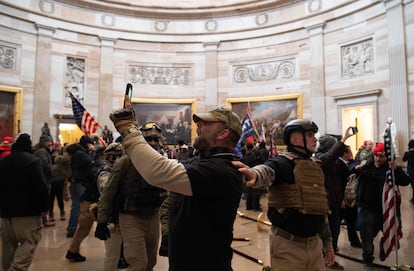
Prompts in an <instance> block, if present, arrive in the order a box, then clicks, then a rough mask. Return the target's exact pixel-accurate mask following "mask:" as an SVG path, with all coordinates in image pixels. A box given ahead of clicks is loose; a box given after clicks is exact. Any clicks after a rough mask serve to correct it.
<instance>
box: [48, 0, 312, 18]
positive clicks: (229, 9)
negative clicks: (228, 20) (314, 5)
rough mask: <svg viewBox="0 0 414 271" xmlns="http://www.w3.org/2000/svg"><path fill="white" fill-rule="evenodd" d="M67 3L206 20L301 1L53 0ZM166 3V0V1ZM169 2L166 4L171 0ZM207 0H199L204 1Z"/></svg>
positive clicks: (146, 15)
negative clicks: (165, 1) (161, 1)
mask: <svg viewBox="0 0 414 271" xmlns="http://www.w3.org/2000/svg"><path fill="white" fill-rule="evenodd" d="M55 2H60V3H63V4H66V5H70V6H77V7H80V8H86V9H93V10H96V11H100V12H111V13H114V14H119V15H127V16H136V17H143V18H164V19H165V18H169V19H207V18H214V17H225V16H234V15H241V14H247V13H251V12H260V11H265V10H268V9H270V8H271V9H274V8H278V7H282V6H285V5H291V4H295V3H298V2H306V1H305V0H261V1H257V0H246V1H241V0H240V1H231V3H230V4H229V1H227V2H226V1H224V5H214V6H209V5H207V4H205V5H204V6H197V7H183V6H174V5H173V4H171V5H170V6H156V1H155V2H153V3H152V4H153V6H150V5H142V4H141V2H140V1H124V2H122V1H98V0H88V1H86V0H55ZM169 2H170V1H169ZM173 2H174V1H171V2H170V3H173ZM207 2H208V1H204V2H203V1H202V3H207ZM215 3H216V2H215Z"/></svg>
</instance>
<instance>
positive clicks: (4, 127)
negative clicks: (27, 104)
mask: <svg viewBox="0 0 414 271" xmlns="http://www.w3.org/2000/svg"><path fill="white" fill-rule="evenodd" d="M21 91H22V89H21V88H15V87H8V86H1V85H0V140H1V139H2V138H3V137H5V136H12V137H14V136H15V135H16V134H17V133H19V132H20V131H19V122H20V115H21V108H20V106H21Z"/></svg>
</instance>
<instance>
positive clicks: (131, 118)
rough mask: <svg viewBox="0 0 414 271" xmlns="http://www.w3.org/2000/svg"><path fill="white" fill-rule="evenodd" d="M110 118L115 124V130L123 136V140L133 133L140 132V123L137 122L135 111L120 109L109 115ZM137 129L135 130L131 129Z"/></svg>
mask: <svg viewBox="0 0 414 271" xmlns="http://www.w3.org/2000/svg"><path fill="white" fill-rule="evenodd" d="M109 118H110V119H111V120H112V122H113V123H114V126H115V128H116V129H117V130H118V132H119V133H120V134H121V135H122V137H123V138H125V136H127V135H128V134H130V133H131V132H133V131H137V130H138V122H137V121H136V120H135V113H134V110H133V109H120V110H117V111H115V112H113V113H111V114H110V115H109ZM131 128H135V129H131Z"/></svg>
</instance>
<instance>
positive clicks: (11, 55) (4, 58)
mask: <svg viewBox="0 0 414 271" xmlns="http://www.w3.org/2000/svg"><path fill="white" fill-rule="evenodd" d="M16 62H17V48H14V47H11V46H7V45H4V44H0V67H1V68H3V69H6V70H15V69H16Z"/></svg>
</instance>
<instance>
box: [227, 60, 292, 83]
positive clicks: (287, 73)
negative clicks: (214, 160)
mask: <svg viewBox="0 0 414 271" xmlns="http://www.w3.org/2000/svg"><path fill="white" fill-rule="evenodd" d="M295 66H296V63H295V59H294V58H291V59H284V60H277V61H270V62H262V63H254V64H245V65H234V66H233V82H235V83H247V82H257V81H270V80H275V79H281V78H291V77H293V76H294V75H295V70H296V69H295V68H296V67H295Z"/></svg>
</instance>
